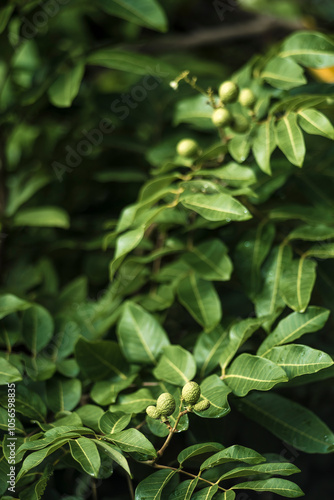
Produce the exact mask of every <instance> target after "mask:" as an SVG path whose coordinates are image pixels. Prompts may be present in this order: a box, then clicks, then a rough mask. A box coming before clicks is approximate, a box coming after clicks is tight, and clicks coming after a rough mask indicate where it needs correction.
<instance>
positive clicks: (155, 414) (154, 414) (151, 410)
mask: <svg viewBox="0 0 334 500" xmlns="http://www.w3.org/2000/svg"><path fill="white" fill-rule="evenodd" d="M146 413H147V415H148V416H149V417H151V418H155V419H158V418H160V417H161V413H160V411H159V410H158V409H157V408H156V407H155V406H152V405H151V406H148V407H147V408H146Z"/></svg>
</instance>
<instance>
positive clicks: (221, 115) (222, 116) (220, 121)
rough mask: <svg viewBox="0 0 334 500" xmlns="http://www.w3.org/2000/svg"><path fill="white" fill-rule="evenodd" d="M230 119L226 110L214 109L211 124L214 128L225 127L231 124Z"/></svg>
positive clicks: (229, 114) (230, 116)
mask: <svg viewBox="0 0 334 500" xmlns="http://www.w3.org/2000/svg"><path fill="white" fill-rule="evenodd" d="M231 119H232V115H231V113H230V112H229V110H228V109H226V108H218V109H215V110H214V112H213V114H212V117H211V120H212V123H213V124H214V125H216V127H225V126H226V125H228V124H229V123H230V122H231Z"/></svg>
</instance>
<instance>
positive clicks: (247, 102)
mask: <svg viewBox="0 0 334 500" xmlns="http://www.w3.org/2000/svg"><path fill="white" fill-rule="evenodd" d="M238 101H239V102H240V104H241V105H242V106H245V108H252V107H253V106H254V104H255V102H256V98H255V95H254V93H253V91H252V90H251V89H242V90H241V91H240V94H239V99H238Z"/></svg>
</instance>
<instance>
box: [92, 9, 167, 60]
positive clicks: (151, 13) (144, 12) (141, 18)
mask: <svg viewBox="0 0 334 500" xmlns="http://www.w3.org/2000/svg"><path fill="white" fill-rule="evenodd" d="M98 4H99V6H100V7H101V8H102V9H103V10H104V11H105V12H107V14H111V15H113V16H117V17H120V18H122V19H126V20H127V21H130V22H132V23H135V24H139V26H145V27H146V28H151V29H155V30H158V31H167V18H166V15H165V13H164V11H163V10H162V8H161V7H160V4H159V3H158V2H157V1H156V0H140V1H138V0H137V1H136V0H98ZM136 55H139V56H140V54H136Z"/></svg>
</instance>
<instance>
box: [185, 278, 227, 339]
mask: <svg viewBox="0 0 334 500" xmlns="http://www.w3.org/2000/svg"><path fill="white" fill-rule="evenodd" d="M177 295H178V299H179V301H180V302H181V304H182V305H183V306H184V307H185V308H186V309H187V311H188V312H189V313H190V314H191V315H192V317H193V318H194V319H195V320H196V321H197V323H199V324H200V325H201V326H203V328H205V329H206V330H212V329H213V328H214V327H215V326H217V324H218V323H219V322H220V320H221V317H222V309H221V305H220V300H219V296H218V294H217V292H216V289H215V287H214V285H213V284H212V283H211V282H210V281H205V280H203V279H201V278H198V276H197V275H196V274H195V273H194V272H191V273H189V274H188V275H187V276H186V277H185V278H183V279H182V280H181V281H180V282H179V284H178V287H177Z"/></svg>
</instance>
